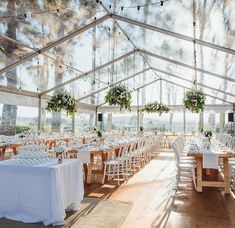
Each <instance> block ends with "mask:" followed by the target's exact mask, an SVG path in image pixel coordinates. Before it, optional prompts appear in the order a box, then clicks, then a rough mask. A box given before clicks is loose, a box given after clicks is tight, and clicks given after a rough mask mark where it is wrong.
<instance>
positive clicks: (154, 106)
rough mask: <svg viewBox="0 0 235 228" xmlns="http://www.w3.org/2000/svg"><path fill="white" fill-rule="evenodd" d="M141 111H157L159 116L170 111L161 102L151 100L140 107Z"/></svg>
mask: <svg viewBox="0 0 235 228" xmlns="http://www.w3.org/2000/svg"><path fill="white" fill-rule="evenodd" d="M140 111H141V112H147V113H154V112H155V113H158V114H159V116H161V114H162V113H168V112H169V111H170V109H169V108H168V107H167V106H166V105H164V104H162V103H158V102H151V103H148V104H146V105H144V107H143V108H142V109H140Z"/></svg>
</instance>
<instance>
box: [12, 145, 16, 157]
mask: <svg viewBox="0 0 235 228" xmlns="http://www.w3.org/2000/svg"><path fill="white" fill-rule="evenodd" d="M12 150H13V153H14V155H17V148H16V147H14V148H12Z"/></svg>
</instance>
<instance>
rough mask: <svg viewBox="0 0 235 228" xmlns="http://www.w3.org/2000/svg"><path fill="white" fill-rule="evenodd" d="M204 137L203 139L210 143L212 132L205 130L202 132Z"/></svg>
mask: <svg viewBox="0 0 235 228" xmlns="http://www.w3.org/2000/svg"><path fill="white" fill-rule="evenodd" d="M204 136H205V138H206V139H207V140H208V141H209V142H210V141H211V138H212V136H213V133H212V131H210V130H207V131H204Z"/></svg>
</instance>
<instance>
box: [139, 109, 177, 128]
mask: <svg viewBox="0 0 235 228" xmlns="http://www.w3.org/2000/svg"><path fill="white" fill-rule="evenodd" d="M174 115H175V114H174ZM171 116H172V114H171V113H163V114H162V115H161V116H159V115H158V114H157V113H152V114H148V113H144V117H143V127H144V131H156V132H159V131H161V132H165V131H171V130H172V125H173V122H171V121H172V120H173V119H172V117H171Z"/></svg>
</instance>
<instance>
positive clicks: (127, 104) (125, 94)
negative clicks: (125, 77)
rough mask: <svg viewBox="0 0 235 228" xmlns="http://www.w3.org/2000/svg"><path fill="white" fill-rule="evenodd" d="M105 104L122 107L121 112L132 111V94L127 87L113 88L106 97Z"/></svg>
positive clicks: (118, 86)
mask: <svg viewBox="0 0 235 228" xmlns="http://www.w3.org/2000/svg"><path fill="white" fill-rule="evenodd" d="M105 102H108V103H109V105H114V106H116V105H118V106H120V110H122V109H127V110H129V111H131V93H130V91H129V90H128V88H127V87H126V86H125V85H117V86H114V87H112V88H111V89H110V90H109V91H108V93H107V95H106V96H105Z"/></svg>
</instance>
